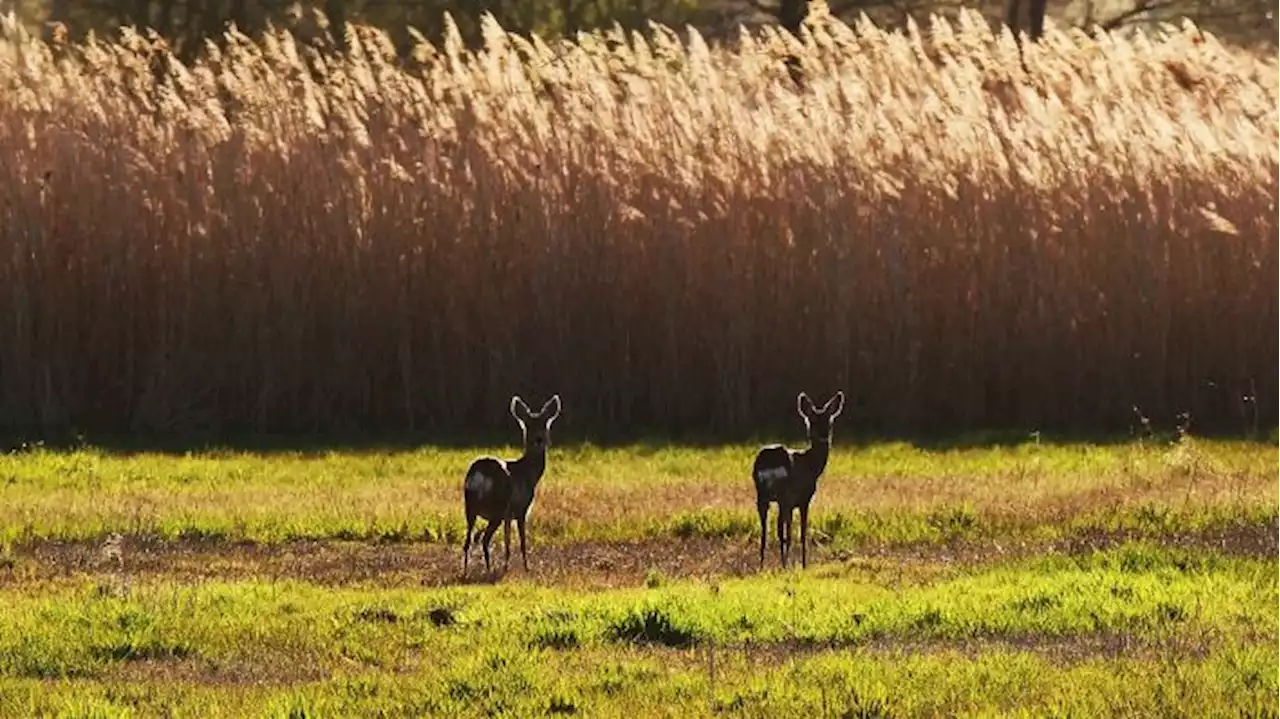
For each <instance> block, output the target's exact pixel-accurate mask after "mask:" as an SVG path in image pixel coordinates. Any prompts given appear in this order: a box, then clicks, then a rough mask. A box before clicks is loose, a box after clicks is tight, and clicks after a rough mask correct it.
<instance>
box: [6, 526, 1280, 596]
mask: <svg viewBox="0 0 1280 719" xmlns="http://www.w3.org/2000/svg"><path fill="white" fill-rule="evenodd" d="M1134 538H1135V537H1134V536H1132V535H1128V534H1125V533H1122V532H1112V533H1103V532H1095V533H1090V534H1087V535H1078V536H1075V537H1072V538H1070V539H1067V540H1063V541H1059V542H1054V543H1048V544H1043V543H1042V544H1031V543H1026V542H1011V541H1009V540H1001V539H994V540H984V541H981V542H959V541H957V542H952V543H946V544H914V545H884V546H865V547H857V548H851V549H840V550H837V549H833V548H830V547H822V546H817V547H813V548H811V549H810V552H809V568H810V570H812V571H840V570H841V568H845V567H848V568H859V567H861V568H862V569H868V568H875V567H879V568H881V569H883V568H885V567H901V568H902V570H901V571H900V572H899V573H900V574H901V573H902V572H906V573H908V574H910V573H911V572H916V573H918V572H920V571H926V573H937V572H939V571H941V572H944V573H945V571H946V569H947V568H948V567H956V568H958V567H963V566H972V565H980V564H984V563H989V562H993V561H999V560H1004V559H1010V558H1017V557H1023V556H1030V555H1033V554H1041V553H1045V552H1064V553H1081V552H1088V551H1093V550H1099V549H1105V548H1107V547H1110V546H1115V545H1117V544H1121V543H1123V542H1126V541H1129V540H1131V539H1134ZM1153 541H1157V542H1158V543H1160V544H1162V545H1165V546H1173V547H1184V548H1204V549H1212V550H1215V551H1221V552H1224V553H1228V554H1234V555H1243V556H1256V557H1268V556H1269V557H1274V556H1276V555H1277V552H1278V547H1277V532H1276V526H1275V524H1274V523H1270V524H1268V525H1245V526H1240V527H1235V528H1231V529H1229V530H1224V531H1220V532H1201V533H1191V532H1188V533H1181V534H1170V535H1165V536H1162V537H1160V538H1158V539H1156V540H1153ZM495 545H496V546H495V552H494V562H493V566H494V570H495V571H494V572H493V573H491V574H486V573H485V571H484V561H483V557H482V555H481V553H480V552H479V550H475V554H474V555H473V557H472V562H471V570H470V573H469V575H468V576H467V577H466V578H465V579H464V577H463V576H462V549H461V547H459V546H457V545H446V544H415V543H368V542H316V541H304V542H289V543H278V544H256V543H252V542H225V541H211V540H175V541H163V540H158V539H154V538H147V537H126V538H124V539H123V540H122V541H121V542H120V543H119V544H118V546H116V547H114V548H110V547H107V546H105V545H104V544H103V543H96V542H95V543H90V542H37V543H30V544H26V545H22V546H19V547H16V548H15V549H14V550H13V552H12V554H11V555H10V556H9V557H8V558H7V560H6V562H5V563H4V564H3V565H0V586H13V585H16V584H23V583H28V582H41V581H58V580H67V579H75V578H77V577H86V576H88V577H93V576H120V575H124V576H127V577H129V578H132V579H146V578H156V579H160V578H164V579H171V580H176V581H200V580H211V579H223V580H228V579H229V580H235V579H258V580H297V581H307V582H314V583H317V584H322V585H343V584H373V585H378V586H432V587H438V586H448V585H458V584H474V583H492V582H499V581H511V580H516V581H528V582H532V583H535V584H539V585H548V586H581V587H583V588H592V587H601V588H603V587H613V586H627V585H631V586H634V585H637V584H640V583H642V582H644V581H645V580H646V578H649V577H665V578H692V577H705V578H716V577H734V576H743V575H747V574H753V573H755V572H757V571H759V555H758V551H759V550H758V545H757V544H756V541H755V540H753V539H715V538H688V539H679V538H673V537H655V538H649V539H644V540H638V541H618V542H596V541H593V542H571V543H561V544H534V545H533V546H531V549H530V553H529V563H530V567H529V571H528V572H525V570H524V569H523V568H522V566H521V562H520V555H519V550H518V544H517V543H516V542H515V541H514V539H513V542H512V557H511V566H510V569H509V571H507V572H505V573H504V572H503V571H502V566H503V560H502V554H503V553H502V548H501V540H500V538H498V539H496V540H495ZM798 555H799V553H798V552H795V553H794V554H793V556H794V557H795V559H796V560H797V561H796V566H797V567H798V559H799V556H798ZM777 568H778V555H777V549H776V547H775V546H774V545H773V543H770V545H769V548H768V550H767V554H766V560H765V569H766V570H776V569H777ZM890 579H891V578H890Z"/></svg>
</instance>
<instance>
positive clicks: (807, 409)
mask: <svg viewBox="0 0 1280 719" xmlns="http://www.w3.org/2000/svg"><path fill="white" fill-rule="evenodd" d="M796 411H797V412H799V413H800V416H801V417H804V418H805V419H809V418H810V417H812V416H813V415H814V411H815V410H814V406H813V400H811V399H809V395H807V394H805V393H804V392H801V393H800V394H798V395H796Z"/></svg>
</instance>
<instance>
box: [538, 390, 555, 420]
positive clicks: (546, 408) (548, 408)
mask: <svg viewBox="0 0 1280 719" xmlns="http://www.w3.org/2000/svg"><path fill="white" fill-rule="evenodd" d="M547 412H550V413H551V415H550V416H547ZM538 414H539V415H542V416H544V417H546V420H545V421H546V423H547V428H548V429H550V428H551V423H552V422H554V421H556V417H559V416H560V395H558V394H553V395H551V399H549V400H547V403H546V404H544V405H542V411H541V412H539V413H538Z"/></svg>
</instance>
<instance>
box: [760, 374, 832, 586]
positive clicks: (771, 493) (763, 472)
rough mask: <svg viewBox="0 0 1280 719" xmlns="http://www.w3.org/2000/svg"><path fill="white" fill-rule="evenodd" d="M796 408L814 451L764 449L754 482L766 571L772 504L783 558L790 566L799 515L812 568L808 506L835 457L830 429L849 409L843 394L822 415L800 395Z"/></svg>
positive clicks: (805, 561)
mask: <svg viewBox="0 0 1280 719" xmlns="http://www.w3.org/2000/svg"><path fill="white" fill-rule="evenodd" d="M796 406H797V409H798V410H799V412H800V417H801V419H803V420H804V425H805V428H806V429H807V430H808V434H809V448H808V449H805V450H795V449H787V448H786V447H784V446H782V445H780V444H771V445H767V446H765V447H762V448H761V449H760V451H759V452H757V453H756V462H755V466H754V467H752V470H751V477H752V479H754V480H755V484H756V509H757V510H758V511H759V512H760V566H761V568H763V567H764V547H765V540H766V539H767V538H768V536H769V532H768V526H769V504H770V503H773V502H776V503H777V505H778V554H779V557H780V559H781V561H782V566H784V567H785V566H787V552H788V550H790V548H791V517H792V513H793V512H794V511H795V510H797V509H799V510H800V565H801V566H802V567H808V566H809V551H808V539H809V503H810V502H812V501H813V494H814V492H816V491H818V477H821V476H822V471H823V470H824V469H826V468H827V458H828V457H829V456H830V454H831V423H832V422H833V421H834V420H835V418H836V417H839V416H840V412H841V411H842V410H843V409H844V392H836V394H835V396H834V397H832V398H831V399H829V400H827V403H826V404H825V405H823V406H822V409H818V408H816V407H814V405H813V400H811V399H809V395H807V394H805V393H804V392H801V393H800V394H799V395H798V396H797V397H796Z"/></svg>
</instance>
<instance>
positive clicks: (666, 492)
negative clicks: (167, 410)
mask: <svg viewBox="0 0 1280 719" xmlns="http://www.w3.org/2000/svg"><path fill="white" fill-rule="evenodd" d="M755 449H756V447H755V446H746V445H743V446H733V447H725V448H715V449H692V448H656V447H650V446H630V447H623V448H610V449H601V448H595V447H591V446H584V445H577V446H569V447H554V448H553V450H552V456H551V468H550V471H549V474H548V476H547V477H546V478H545V480H544V481H543V484H542V485H541V487H540V488H539V495H538V501H537V504H536V505H535V509H534V513H533V520H532V521H533V524H532V526H533V531H534V532H535V533H536V535H537V537H538V538H539V539H540V540H543V541H553V542H572V541H584V540H618V539H637V538H645V537H653V536H674V537H746V536H751V535H753V534H755V533H756V532H758V521H757V519H756V516H755V510H754V494H753V490H752V488H751V483H750V479H749V472H750V466H751V462H752V459H753V456H754V451H755ZM493 451H497V452H499V453H501V454H503V455H504V456H513V455H514V453H515V450H514V449H513V448H509V447H508V448H492V447H488V448H475V449H468V450H441V449H434V448H427V449H421V450H417V451H401V452H390V453H363V454H358V453H318V454H302V453H280V454H247V453H207V454H202V455H185V456H183V455H164V454H136V455H115V454H110V453H106V452H102V451H97V450H93V449H85V450H80V451H75V452H68V453H59V452H46V451H35V452H20V453H14V454H9V455H6V456H3V457H0V543H3V544H4V545H6V546H10V545H13V544H15V543H30V542H34V541H47V540H91V541H96V540H100V539H102V538H104V537H106V536H108V535H110V534H112V533H115V532H119V533H123V534H126V535H149V536H157V537H161V538H165V539H176V538H193V539H215V540H241V539H248V540H253V541H258V542H267V543H272V542H281V541H291V540H300V539H309V540H334V539H338V540H356V541H366V540H376V541H415V542H449V543H457V542H459V541H460V539H461V533H462V519H461V489H460V487H461V482H462V479H461V478H462V475H463V473H464V472H465V470H466V467H467V464H468V463H469V462H470V461H471V459H472V458H474V457H475V456H476V455H477V454H479V453H483V452H493ZM1277 459H1278V455H1277V448H1276V446H1275V445H1274V444H1267V443H1249V442H1235V441H1210V440H1191V439H1189V438H1188V439H1185V440H1183V441H1182V442H1180V443H1176V444H1170V443H1163V444H1153V443H1148V444H1145V445H1139V444H1119V445H1108V446H1096V445H1084V444H1079V445H1037V444H1031V443H1026V444H1022V445H1013V446H1006V447H997V448H987V449H967V450H947V451H930V450H926V449H919V448H915V447H913V446H911V445H908V444H904V443H893V444H879V445H871V446H868V447H858V448H844V447H840V446H839V445H838V444H837V447H836V451H835V453H834V455H833V457H832V460H831V463H830V465H829V467H828V469H827V472H826V474H825V475H824V477H823V479H822V482H821V484H820V487H819V490H818V494H817V498H816V499H815V505H814V507H815V509H814V518H813V521H814V525H815V526H814V529H815V533H814V534H815V539H816V541H819V542H825V543H834V544H837V545H841V544H843V545H851V546H857V545H859V544H864V543H867V542H888V543H910V542H939V541H948V540H951V539H956V538H991V537H1002V536H1007V537H1011V538H1021V539H1051V538H1055V537H1061V536H1069V535H1072V534H1079V533H1088V532H1091V531H1098V530H1105V531H1112V530H1128V531H1131V532H1134V533H1136V534H1137V535H1139V536H1155V535H1158V534H1159V533H1161V532H1164V531H1166V530H1167V528H1168V526H1169V525H1176V526H1177V527H1179V528H1181V529H1183V530H1185V531H1201V530H1203V531H1217V530H1222V529H1224V528H1230V527H1233V526H1242V525H1243V526H1256V525H1258V524H1259V523H1266V522H1268V521H1271V518H1273V517H1274V516H1275V508H1276V505H1277V501H1278V499H1277V485H1276V481H1275V478H1276V466H1277Z"/></svg>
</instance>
